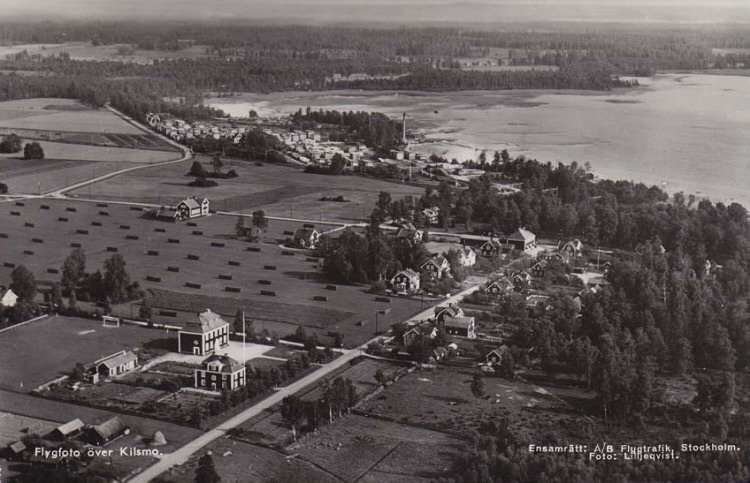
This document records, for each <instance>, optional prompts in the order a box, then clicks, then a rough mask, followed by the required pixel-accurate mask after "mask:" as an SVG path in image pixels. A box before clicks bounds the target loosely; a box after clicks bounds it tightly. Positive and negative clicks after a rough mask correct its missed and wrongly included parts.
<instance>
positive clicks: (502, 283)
mask: <svg viewBox="0 0 750 483" xmlns="http://www.w3.org/2000/svg"><path fill="white" fill-rule="evenodd" d="M494 285H497V286H498V287H499V288H503V287H504V286H505V287H508V286H509V285H513V283H512V282H511V281H510V280H508V279H507V278H506V277H500V278H498V279H497V280H493V281H492V282H490V283H488V284H487V288H490V287H492V286H494Z"/></svg>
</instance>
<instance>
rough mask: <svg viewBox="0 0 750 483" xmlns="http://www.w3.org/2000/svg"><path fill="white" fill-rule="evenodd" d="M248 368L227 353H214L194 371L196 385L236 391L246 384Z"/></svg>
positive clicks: (216, 389)
mask: <svg viewBox="0 0 750 483" xmlns="http://www.w3.org/2000/svg"><path fill="white" fill-rule="evenodd" d="M246 373H247V368H246V367H245V365H244V364H242V363H240V362H238V361H236V360H234V359H232V358H231V357H229V356H227V355H218V354H213V355H211V356H209V357H208V358H206V359H205V360H204V361H203V363H202V365H201V367H200V368H198V369H196V370H195V372H194V374H193V375H194V377H195V387H197V388H200V389H209V390H211V391H220V390H222V389H228V390H230V391H234V390H235V389H238V388H240V387H242V386H244V385H245V381H246Z"/></svg>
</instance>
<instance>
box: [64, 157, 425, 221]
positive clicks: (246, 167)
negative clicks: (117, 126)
mask: <svg viewBox="0 0 750 483" xmlns="http://www.w3.org/2000/svg"><path fill="white" fill-rule="evenodd" d="M196 159H197V160H198V161H201V162H203V163H204V165H205V166H206V168H209V167H210V165H211V164H210V163H211V160H210V158H207V157H205V156H198V157H197V158H196ZM224 163H225V164H226V165H227V169H234V170H235V171H237V174H238V175H239V176H238V177H237V178H233V179H225V180H220V181H219V186H217V187H214V188H192V187H189V186H187V183H188V182H189V181H191V180H192V178H188V177H186V176H185V173H187V171H188V169H189V167H188V166H186V165H184V164H177V165H174V166H163V167H159V168H153V169H142V170H139V171H136V172H133V173H126V174H124V175H122V176H120V177H117V178H116V179H112V180H106V181H103V182H101V183H97V184H96V185H94V186H92V187H91V197H94V198H98V199H112V200H124V201H138V202H142V203H156V204H163V203H171V202H177V201H178V200H180V199H183V198H184V197H185V196H187V195H191V196H192V195H200V196H208V197H209V198H210V199H211V203H212V208H213V209H218V210H224V211H238V212H242V213H247V212H250V211H254V210H257V209H262V210H264V211H265V212H266V214H267V215H272V216H286V217H291V218H299V219H310V220H320V219H322V220H330V221H342V222H352V221H362V220H363V219H364V218H366V217H367V216H369V214H370V212H371V211H372V210H373V208H374V207H375V202H376V201H377V198H378V193H379V192H381V191H388V192H390V193H391V194H392V196H393V198H394V199H398V198H401V197H403V196H415V197H418V196H420V195H421V194H422V189H421V188H419V187H414V186H410V185H407V184H398V183H392V182H387V181H381V180H375V179H368V178H353V177H351V176H326V175H319V174H310V173H304V172H302V170H300V169H297V168H292V167H289V166H280V165H272V164H264V165H262V166H257V165H256V164H254V163H251V162H247V161H236V160H231V159H227V160H225V161H224ZM355 180H356V182H355ZM157 193H158V195H157ZM72 194H74V195H78V196H88V188H82V189H80V190H77V191H74V192H73V193H72ZM324 196H325V197H337V196H343V197H344V198H345V199H346V200H348V201H345V202H330V201H321V198H322V197H324Z"/></svg>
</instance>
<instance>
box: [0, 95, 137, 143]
mask: <svg viewBox="0 0 750 483" xmlns="http://www.w3.org/2000/svg"><path fill="white" fill-rule="evenodd" d="M0 127H15V128H22V129H44V130H49V131H55V130H58V129H59V130H63V131H75V132H92V133H102V132H107V133H122V134H143V131H141V130H140V129H138V128H136V127H135V126H133V125H132V124H129V123H127V122H125V121H123V120H122V119H121V118H120V117H118V116H117V115H115V114H113V113H112V112H110V111H108V110H107V109H92V108H90V107H88V106H85V105H83V104H81V103H80V102H78V101H75V100H73V99H57V98H36V99H20V100H15V101H5V102H0Z"/></svg>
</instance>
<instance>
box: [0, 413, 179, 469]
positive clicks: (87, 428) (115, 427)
mask: <svg viewBox="0 0 750 483" xmlns="http://www.w3.org/2000/svg"><path fill="white" fill-rule="evenodd" d="M37 430H38V429H37V428H34V427H29V428H27V429H26V432H27V433H28V434H34V433H36V431H37ZM128 434H130V428H129V427H128V426H127V425H126V424H125V423H124V422H123V421H122V419H120V418H119V417H118V416H113V417H111V418H108V419H106V420H104V421H102V422H100V423H96V424H85V423H84V422H83V421H81V420H80V419H78V418H77V419H74V420H72V421H68V422H67V423H65V424H61V425H59V426H57V427H56V428H54V429H53V430H52V431H50V432H49V433H47V434H44V435H40V436H42V437H43V438H44V439H46V440H48V441H50V442H52V443H64V442H66V441H73V440H79V441H82V442H84V443H87V444H91V445H95V446H106V445H107V444H109V443H111V442H113V441H115V440H117V439H119V438H121V437H123V436H127V435H128ZM151 444H152V445H153V446H160V445H163V444H166V440H165V439H164V435H163V434H162V433H161V432H157V434H154V437H153V438H152V439H151ZM4 453H5V455H4V456H6V457H7V458H8V459H11V460H20V459H24V460H26V461H28V462H30V463H38V464H42V465H45V464H46V465H56V464H59V461H58V460H56V459H49V458H44V457H42V456H39V455H37V454H36V453H35V452H34V451H30V450H29V448H27V447H26V445H25V444H24V442H23V441H16V442H14V443H12V444H10V445H8V447H7V448H5V449H4Z"/></svg>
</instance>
